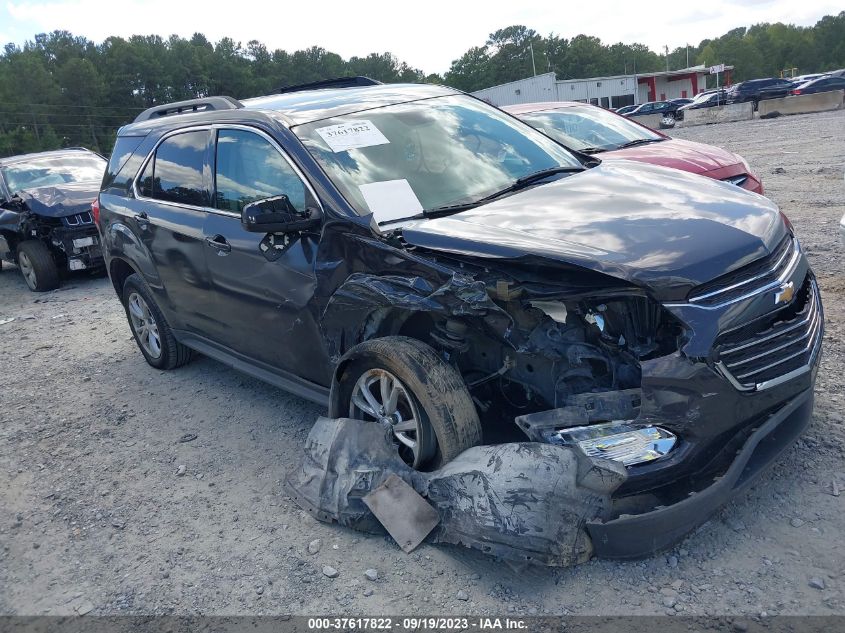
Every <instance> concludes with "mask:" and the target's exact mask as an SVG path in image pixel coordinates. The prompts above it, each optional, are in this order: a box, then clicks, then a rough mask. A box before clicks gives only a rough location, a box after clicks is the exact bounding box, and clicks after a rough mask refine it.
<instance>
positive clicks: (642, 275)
mask: <svg viewBox="0 0 845 633" xmlns="http://www.w3.org/2000/svg"><path fill="white" fill-rule="evenodd" d="M785 235H786V227H785V226H784V224H783V221H782V220H781V218H780V215H779V213H778V210H777V207H776V206H775V205H774V204H773V203H772V202H771V201H769V200H768V199H766V198H764V197H762V196H758V195H756V194H753V193H749V192H747V191H744V190H742V189H740V188H739V187H735V186H734V185H730V184H726V183H722V182H719V181H716V180H712V179H710V178H702V177H700V176H696V175H693V174H689V173H687V172H683V171H679V170H676V169H665V168H663V167H656V166H654V165H649V164H645V163H635V162H630V161H607V162H604V163H602V164H601V165H599V166H598V167H594V168H592V169H589V170H587V171H585V172H582V173H578V174H573V175H571V176H568V177H564V178H561V179H559V180H556V181H554V182H551V183H548V184H545V185H540V186H537V187H534V188H532V189H528V190H525V191H521V192H519V193H516V194H514V195H511V196H508V197H506V198H502V199H500V200H495V201H493V202H490V203H489V204H485V205H483V206H480V207H477V208H475V209H471V210H469V211H464V212H462V213H457V214H455V215H451V216H448V217H444V218H437V219H430V220H418V221H413V222H408V223H406V224H404V225H403V227H402V236H403V238H404V239H405V240H406V241H407V242H408V243H409V244H411V245H414V246H418V247H423V248H427V249H432V250H438V251H442V252H449V253H456V254H462V255H469V256H473V257H480V258H499V259H522V258H536V257H541V258H544V259H547V260H553V261H556V262H562V263H565V264H571V265H575V266H580V267H582V268H587V269H590V270H594V271H597V272H601V273H604V274H607V275H610V276H613V277H616V278H619V279H623V280H625V281H628V282H631V283H633V284H636V285H638V286H640V287H643V288H646V289H647V290H648V291H649V292H650V293H651V294H652V295H653V296H654V297H655V298H657V299H659V300H662V301H679V300H683V299H685V298H686V295H687V294H688V293H689V291H690V290H691V289H692V288H694V287H695V286H698V285H700V284H702V283H704V282H707V281H710V280H712V279H715V278H716V277H719V276H720V275H723V274H725V273H727V272H729V271H731V270H735V269H737V268H739V267H741V266H744V265H745V264H748V263H750V262H752V261H754V260H756V259H758V258H760V257H763V256H765V255H767V254H768V253H770V252H771V251H772V249H774V248H775V246H776V245H777V244H778V243H779V242H780V240H781V239H783V237H784V236H785ZM553 274H554V273H553V271H551V270H550V271H549V276H550V277H552V276H553Z"/></svg>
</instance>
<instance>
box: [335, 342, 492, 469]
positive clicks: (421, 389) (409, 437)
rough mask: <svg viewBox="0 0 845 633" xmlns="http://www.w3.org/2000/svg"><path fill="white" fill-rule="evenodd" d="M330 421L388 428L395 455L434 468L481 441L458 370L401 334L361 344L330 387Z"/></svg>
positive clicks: (422, 345)
mask: <svg viewBox="0 0 845 633" xmlns="http://www.w3.org/2000/svg"><path fill="white" fill-rule="evenodd" d="M332 389H333V390H334V391H335V393H333V397H332V403H333V411H332V415H333V416H335V417H340V416H348V417H350V418H354V419H357V420H367V421H372V422H375V423H378V424H381V425H383V426H384V427H386V428H390V430H391V431H392V433H393V438H394V443H395V444H396V447H397V450H398V452H399V455H400V457H402V459H403V460H404V461H405V463H407V464H408V465H409V466H411V467H412V468H415V469H417V470H424V469H431V468H437V467H438V466H440V465H442V464H444V463H446V462H448V461H450V460H452V459H454V458H455V457H456V456H457V455H459V454H460V453H462V452H463V451H465V450H466V449H468V448H471V447H473V446H476V445H478V444H480V443H481V422H480V421H479V419H478V413H477V412H476V410H475V405H474V404H473V402H472V398H471V397H470V395H469V392H468V391H467V388H466V384H465V383H464V381H463V378H462V377H461V375H460V374H459V373H458V371H457V370H456V369H455V368H454V367H452V366H451V365H449V364H448V363H446V362H445V361H443V359H441V358H440V356H438V355H437V353H436V352H435V351H434V350H433V349H432V348H431V347H429V346H428V345H426V344H425V343H422V342H421V341H418V340H416V339H412V338H407V337H403V336H389V337H385V338H381V339H374V340H371V341H365V342H364V343H361V344H360V345H358V346H356V347H355V348H353V349H352V350H350V352H349V353H348V354H347V355H346V360H345V361H344V362H343V369H342V370H341V372H340V374H339V375H338V377H337V380H336V382H335V384H333V385H332Z"/></svg>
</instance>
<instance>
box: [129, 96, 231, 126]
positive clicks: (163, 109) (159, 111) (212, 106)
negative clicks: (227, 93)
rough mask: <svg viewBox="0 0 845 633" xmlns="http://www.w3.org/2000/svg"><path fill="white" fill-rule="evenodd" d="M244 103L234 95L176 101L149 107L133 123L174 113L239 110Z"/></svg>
mask: <svg viewBox="0 0 845 633" xmlns="http://www.w3.org/2000/svg"><path fill="white" fill-rule="evenodd" d="M243 107H244V104H242V103H241V102H240V101H238V100H237V99H235V98H233V97H203V98H201V99H188V100H187V101H176V102H175V103H164V104H162V105H157V106H153V107H152V108H147V109H146V110H144V111H143V112H142V113H141V114H139V115H138V116H136V117H135V121H133V123H138V122H139V121H149V120H150V119H158V118H160V117H164V116H171V115H174V114H187V113H189V112H208V111H211V110H237V109H238V108H243Z"/></svg>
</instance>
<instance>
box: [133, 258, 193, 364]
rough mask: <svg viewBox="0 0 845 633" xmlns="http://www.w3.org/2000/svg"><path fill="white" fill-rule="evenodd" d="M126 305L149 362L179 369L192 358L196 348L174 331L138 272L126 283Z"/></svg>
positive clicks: (138, 340)
mask: <svg viewBox="0 0 845 633" xmlns="http://www.w3.org/2000/svg"><path fill="white" fill-rule="evenodd" d="M123 307H124V309H125V310H126V318H127V319H128V320H129V327H130V329H131V330H132V336H133V337H134V338H135V342H136V343H137V344H138V348H139V349H140V350H141V353H142V354H143V355H144V358H145V359H146V360H147V362H148V363H149V364H150V365H152V366H153V367H155V368H156V369H175V368H177V367H181V366H182V365H185V364H186V363H188V362H190V360H191V359H192V358H193V350H191V348H189V347H186V346H184V345H182V344H181V343H180V342H179V341H177V340H176V337H175V336H174V335H173V330H171V329H170V326H169V325H168V324H167V321H166V320H165V318H164V314H162V312H161V310H160V309H159V307H158V305H157V304H156V302H155V299H153V296H152V293H151V292H150V291H149V289H148V288H147V285H146V284H145V283H144V281H143V280H142V279H141V277H140V275H138V274H137V273H134V274H132V275H129V277H127V278H126V281H125V282H124V284H123Z"/></svg>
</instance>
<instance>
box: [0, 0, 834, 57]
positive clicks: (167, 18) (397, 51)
mask: <svg viewBox="0 0 845 633" xmlns="http://www.w3.org/2000/svg"><path fill="white" fill-rule="evenodd" d="M842 9H843V3H842V0H802V1H801V2H797V1H796V0H733V1H727V0H708V1H707V2H669V3H663V4H661V3H647V2H646V3H642V2H632V1H631V0H592V1H591V2H588V3H583V2H573V0H562V1H561V0H558V1H556V2H552V1H549V0H546V1H545V2H540V1H537V0H509V1H507V2H504V1H501V0H487V1H486V2H476V1H474V0H463V1H462V0H426V1H425V2H421V3H413V2H408V1H407V0H406V1H404V2H403V1H401V0H392V1H385V0H356V1H355V2H339V1H338V0H316V1H310V2H309V1H306V2H302V1H301V0H297V1H296V2H290V0H277V1H275V2H266V1H265V2H260V1H259V0H236V1H235V2H232V0H228V1H227V2H217V1H216V0H203V1H201V2H197V1H193V0H187V1H186V0H183V1H181V2H178V1H176V2H174V1H173V0H73V1H66V0H0V45H2V44H5V43H8V42H14V43H16V44H23V42H25V41H26V40H31V39H33V37H34V35H35V34H36V33H43V32H50V31H54V30H57V29H58V30H67V31H70V32H72V33H73V34H74V35H84V36H85V37H87V38H89V39H91V40H94V41H95V42H100V41H102V40H103V39H105V38H106V37H108V36H111V35H117V36H122V37H128V36H130V35H136V34H140V35H149V34H157V35H161V36H162V37H167V36H169V35H172V34H176V35H180V36H182V37H190V36H191V35H192V34H193V33H195V32H201V33H204V34H205V35H206V37H208V38H209V39H210V40H211V41H217V40H219V39H221V38H222V37H226V36H228V37H231V38H232V39H234V40H235V41H240V42H241V43H242V44H244V45H245V44H246V43H247V42H248V41H250V40H253V39H255V40H258V41H260V42H263V43H264V44H265V45H266V46H267V47H268V48H269V49H270V50H273V49H276V48H283V49H285V50H287V51H294V50H297V49H301V48H307V47H310V46H315V45H316V46H321V47H323V48H325V49H327V50H330V51H332V52H335V53H338V54H340V55H341V56H343V57H344V58H349V57H351V56H353V55H358V56H364V55H367V54H369V53H372V52H378V53H383V52H391V53H393V54H394V55H396V56H397V57H398V58H399V59H400V60H402V61H405V62H407V63H409V64H410V65H411V66H413V67H415V68H419V69H421V70H423V71H424V72H426V73H433V72H438V73H443V72H445V71H446V70H448V68H449V65H450V64H451V62H452V61H453V60H455V59H457V58H458V57H460V56H461V55H462V54H463V53H464V52H465V51H466V50H467V49H468V48H470V47H472V46H481V45H483V44H484V42H485V41H486V39H487V36H488V35H489V34H490V33H492V32H493V31H495V30H497V29H500V28H503V27H506V26H510V25H512V24H524V25H526V26H528V27H529V28H532V29H534V30H535V31H537V32H538V33H540V34H542V35H548V34H549V33H555V34H556V35H558V36H561V37H566V38H570V37H573V36H575V35H578V34H579V33H584V34H587V35H595V36H597V37H599V38H601V40H602V41H603V42H604V43H606V44H608V43H615V42H620V41H621V42H625V43H633V42H640V43H643V44H646V45H648V46H649V47H650V48H651V49H652V50H654V51H656V52H662V51H663V46H664V45H668V46H669V50H672V49H674V48H675V47H677V46H684V45H685V44H687V43H689V44H697V43H698V42H700V41H701V40H702V39H705V38H713V37H718V36H719V35H722V34H723V33H725V32H727V31H729V30H730V29H732V28H736V27H737V26H750V25H751V24H756V23H758V22H785V23H792V24H798V25H803V26H810V25H812V24H815V22H816V21H817V20H818V19H819V18H821V17H822V16H824V15H835V14H837V13H839V12H840V11H842Z"/></svg>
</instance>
